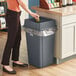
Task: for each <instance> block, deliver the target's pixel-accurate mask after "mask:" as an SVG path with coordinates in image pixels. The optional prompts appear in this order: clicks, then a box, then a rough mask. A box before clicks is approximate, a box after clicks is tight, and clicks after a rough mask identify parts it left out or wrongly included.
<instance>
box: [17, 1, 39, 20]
mask: <svg viewBox="0 0 76 76" xmlns="http://www.w3.org/2000/svg"><path fill="white" fill-rule="evenodd" d="M17 1H18V3H19V4H20V6H21V7H22V8H23V9H24V10H25V11H26V12H28V13H29V14H30V15H31V16H32V17H34V18H35V19H38V18H39V15H38V14H36V13H33V12H32V11H31V10H30V9H29V8H28V7H27V6H26V4H25V3H24V2H23V1H22V0H17Z"/></svg>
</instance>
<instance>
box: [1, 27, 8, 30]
mask: <svg viewBox="0 0 76 76" xmlns="http://www.w3.org/2000/svg"><path fill="white" fill-rule="evenodd" d="M7 28H8V27H5V28H0V30H4V29H7Z"/></svg>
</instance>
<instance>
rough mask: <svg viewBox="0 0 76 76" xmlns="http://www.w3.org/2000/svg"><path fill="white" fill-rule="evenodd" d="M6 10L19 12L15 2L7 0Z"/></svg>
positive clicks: (15, 0) (14, 0)
mask: <svg viewBox="0 0 76 76" xmlns="http://www.w3.org/2000/svg"><path fill="white" fill-rule="evenodd" d="M7 5H8V9H10V10H13V11H17V12H20V7H19V3H18V2H17V0H7Z"/></svg>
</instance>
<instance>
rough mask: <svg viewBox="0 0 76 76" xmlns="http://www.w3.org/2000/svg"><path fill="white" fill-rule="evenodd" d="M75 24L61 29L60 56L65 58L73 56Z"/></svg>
mask: <svg viewBox="0 0 76 76" xmlns="http://www.w3.org/2000/svg"><path fill="white" fill-rule="evenodd" d="M74 29H75V24H67V25H65V26H63V27H62V53H61V54H62V55H61V58H66V57H69V56H71V55H73V54H74V51H73V50H74V39H75V38H74V37H75V31H74Z"/></svg>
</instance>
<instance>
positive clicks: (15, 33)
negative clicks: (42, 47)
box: [2, 9, 21, 65]
mask: <svg viewBox="0 0 76 76" xmlns="http://www.w3.org/2000/svg"><path fill="white" fill-rule="evenodd" d="M20 14H21V12H16V11H12V10H9V9H8V10H7V13H6V25H7V26H8V37H7V42H6V46H5V49H4V53H3V58H2V64H3V65H9V60H10V55H11V53H12V60H14V61H18V60H19V48H20V41H21V24H20Z"/></svg>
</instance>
